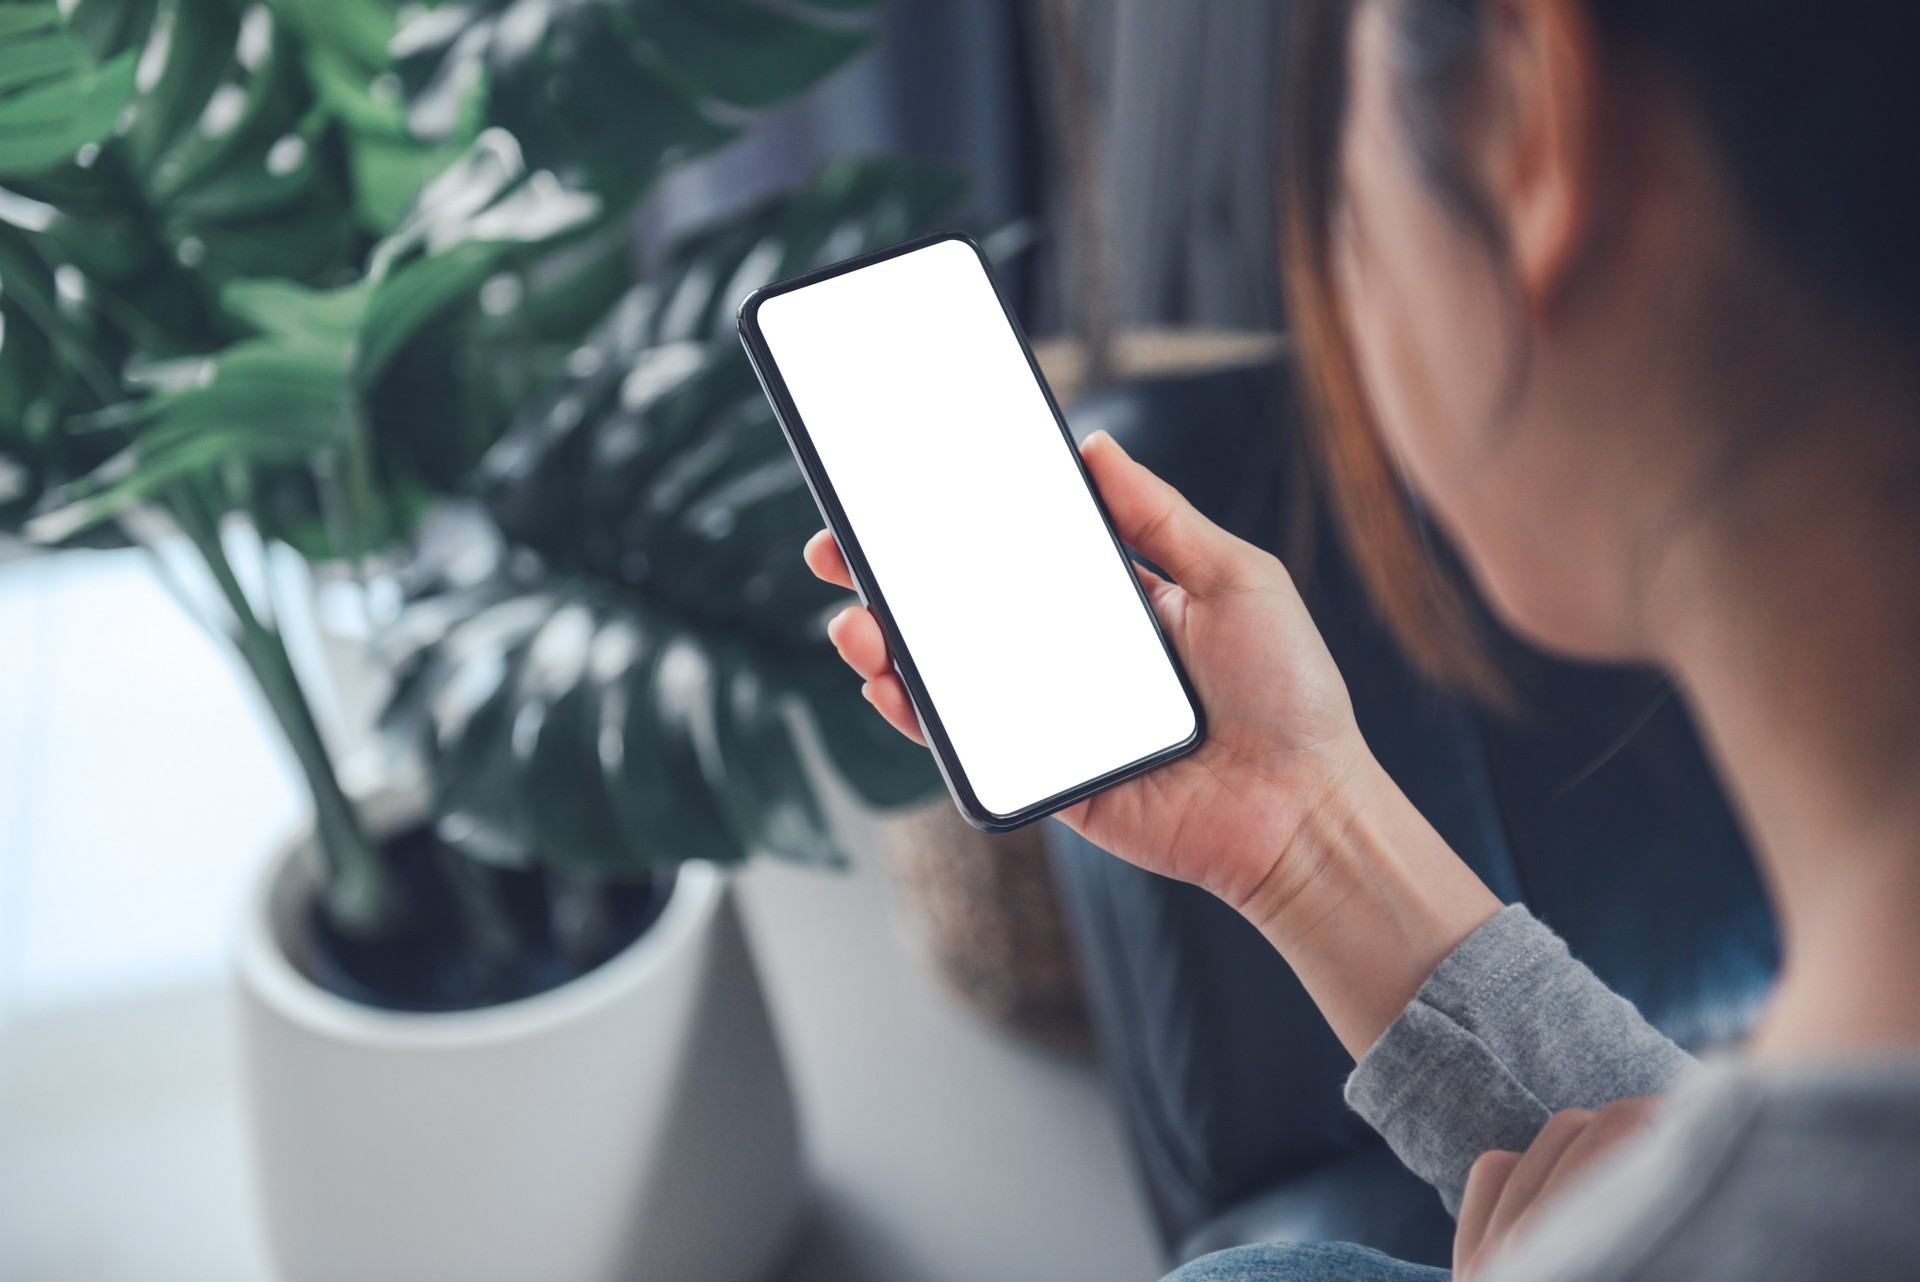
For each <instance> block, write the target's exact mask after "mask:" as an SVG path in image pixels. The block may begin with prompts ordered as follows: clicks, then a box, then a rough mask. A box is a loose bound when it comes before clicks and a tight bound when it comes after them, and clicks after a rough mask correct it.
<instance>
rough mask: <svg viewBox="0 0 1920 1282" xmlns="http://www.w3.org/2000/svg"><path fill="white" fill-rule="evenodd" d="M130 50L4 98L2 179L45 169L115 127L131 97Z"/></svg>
mask: <svg viewBox="0 0 1920 1282" xmlns="http://www.w3.org/2000/svg"><path fill="white" fill-rule="evenodd" d="M135 61H136V59H135V55H134V53H133V51H132V50H128V51H127V52H126V53H123V54H121V55H119V56H118V57H116V58H114V59H113V60H112V61H110V62H107V63H105V64H104V65H102V66H99V67H88V68H86V69H85V70H82V71H79V72H76V73H74V74H71V75H64V76H61V77H59V78H57V79H53V80H48V81H44V82H41V83H39V84H35V85H32V86H31V87H29V88H26V89H22V90H20V91H18V92H15V93H12V94H8V95H6V96H5V97H3V98H0V178H13V177H17V176H25V175H32V174H38V173H43V172H45V171H46V170H48V169H51V168H53V167H54V166H55V165H58V164H60V163H61V162H63V161H65V160H67V159H68V158H69V157H70V156H72V155H73V153H74V152H76V151H78V150H79V149H80V148H81V147H83V146H85V145H86V144H88V143H90V142H98V141H99V140H100V139H102V138H105V137H106V136H107V134H108V133H109V132H111V131H112V129H113V126H114V122H115V121H116V120H118V119H119V116H120V112H121V110H122V109H123V108H124V107H125V106H126V105H127V101H128V100H129V99H130V98H132V97H133V73H134V64H135Z"/></svg>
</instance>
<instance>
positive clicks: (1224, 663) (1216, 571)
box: [806, 433, 1499, 1056]
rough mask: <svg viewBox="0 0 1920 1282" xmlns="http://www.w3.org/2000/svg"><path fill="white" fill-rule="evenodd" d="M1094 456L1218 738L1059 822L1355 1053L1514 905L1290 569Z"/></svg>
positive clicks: (1107, 458)
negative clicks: (1396, 775) (1396, 755)
mask: <svg viewBox="0 0 1920 1282" xmlns="http://www.w3.org/2000/svg"><path fill="white" fill-rule="evenodd" d="M1081 456H1082V457H1083V458H1084V459H1085V460H1086V464H1087V469H1088V471H1089V472H1090V473H1092V476H1093V480H1094V483H1095V484H1096V485H1097V486H1098V487H1099V490H1100V497H1101V498H1102V499H1103V500H1104V501H1105V503H1106V506H1107V510H1108V511H1109V512H1110V513H1111V514H1112V516H1113V521H1114V525H1115V527H1116V528H1117V529H1118V530H1119V533H1120V537H1121V539H1122V540H1123V541H1124V542H1125V543H1127V544H1128V545H1129V546H1131V547H1133V548H1134V549H1136V550H1137V551H1138V552H1139V553H1140V554H1141V555H1142V556H1144V557H1145V558H1147V559H1148V560H1150V561H1152V562H1153V563H1154V564H1156V565H1158V566H1160V567H1162V568H1163V569H1164V570H1166V572H1167V573H1168V574H1169V575H1170V576H1171V580H1169V579H1163V578H1161V577H1159V576H1158V575H1155V574H1151V573H1148V572H1146V571H1145V570H1142V571H1141V580H1142V582H1143V583H1144V584H1145V585H1146V590H1147V596H1148V598H1149V600H1150V601H1151V602H1152V604H1153V608H1154V611H1155V613H1156V614H1157V615H1158V616H1159V618H1160V623H1161V626H1162V627H1163V628H1165V629H1166V632H1167V636H1168V638H1169V640H1171V641H1172V643H1173V646H1174V649H1175V650H1176V651H1178V653H1179V655H1180V658H1181V661H1182V662H1183V663H1184V664H1185V665H1186V669H1187V672H1188V675H1189V676H1190V677H1191V678H1192V680H1193V684H1194V686H1195V688H1196V689H1197V690H1198V692H1199V695H1200V702H1201V705H1202V706H1203V707H1204V708H1205V709H1206V713H1207V738H1206V741H1205V742H1204V743H1202V744H1201V745H1200V746H1199V747H1198V748H1197V749H1195V750H1194V751H1193V752H1191V753H1189V754H1188V755H1187V756H1185V757H1182V758H1181V759H1180V760H1178V761H1175V762H1172V763H1170V764H1168V765H1165V766H1162V767H1160V768H1159V769H1157V770H1153V771H1151V772H1149V773H1147V774H1145V775H1142V776H1140V777H1139V778H1137V779H1133V780H1130V781H1128V782H1127V783H1124V784H1121V785H1119V786H1118V787H1115V788H1111V789H1108V790H1107V791H1106V792H1103V793H1100V794H1099V795H1098V796H1096V797H1093V798H1091V799H1089V800H1087V801H1083V802H1081V803H1079V804H1078V805H1075V806H1073V807H1071V808H1069V809H1067V810H1065V811H1062V812H1061V815H1060V817H1061V818H1062V819H1063V820H1064V821H1065V822H1066V823H1067V824H1069V825H1070V826H1071V827H1073V828H1074V829H1075V830H1076V831H1078V832H1079V833H1080V834H1081V835H1083V836H1085V837H1086V838H1087V839H1088V840H1089V841H1092V842H1093V843H1094V844H1095V845H1098V846H1101V847H1103V848H1105V849H1107V850H1109V851H1111V852H1113V853H1114V854H1116V855H1119V856H1120V857H1121V858H1123V859H1127V860H1130V861H1132V862H1133V863H1136V864H1138V865H1140V866H1141V867H1143V868H1147V869H1149V870H1151V871H1153V872H1157V873H1162V874H1164V875H1166V876H1169V877H1175V878H1178V879H1179V880H1181V881H1187V882H1192V883H1194V884H1196V885H1199V886H1203V887H1205V888H1206V889H1208V890H1210V891H1212V892H1213V893H1214V894H1216V895H1218V896H1219V897H1220V898H1222V899H1224V900H1226V902H1227V903H1229V904H1231V905H1233V906H1234V907H1235V908H1237V909H1239V910H1240V911H1241V912H1242V913H1243V914H1245V915H1246V916H1247V917H1248V918H1249V919H1250V920H1251V921H1253V922H1254V924H1256V925H1257V926H1259V927H1260V928H1261V929H1262V931H1263V932H1265V933H1266V935H1267V937H1268V939H1270V940H1272V941H1273V943H1274V945H1275V947H1277V948H1279V949H1280V951H1281V952H1282V953H1283V954H1285V955H1286V956H1287V959H1288V961H1289V962H1290V963H1292V965H1293V967H1294V970H1295V971H1296V973H1298V974H1299V975H1300V977H1301V979H1302V980H1303V981H1304V982H1305V983H1306V985H1307V987H1308V990H1309V991H1310V992H1312V994H1313V996H1314V998H1315V1000H1316V1001H1318V1002H1319V1004H1320V1007H1321V1010H1322V1011H1323V1012H1325V1013H1326V1015H1327V1018H1328V1020H1329V1022H1331V1023H1332V1024H1333V1027H1334V1030H1335V1032H1337V1033H1338V1034H1339V1035H1340V1037H1341V1039H1342V1040H1343V1041H1344V1042H1345V1043H1346V1045H1347V1047H1348V1048H1349V1049H1350V1050H1352V1051H1353V1053H1354V1054H1355V1055H1356V1056H1358V1055H1359V1054H1361V1053H1362V1052H1364V1051H1365V1049H1366V1048H1367V1047H1368V1046H1371V1045H1372V1044H1373V1040H1374V1038H1375V1037H1377V1036H1378V1035H1379V1033H1380V1032H1381V1031H1382V1030H1383V1029H1384V1028H1385V1027H1386V1025H1387V1024H1388V1023H1389V1022H1391V1020H1392V1019H1393V1017H1394V1016H1395V1015H1397V1014H1398V1013H1399V1012H1400V1010H1401V1009H1402V1008H1403V1007H1404V1006H1405V1005H1406V1003H1407V1002H1408V1001H1409V1000H1410V999H1411V998H1412V997H1413V995H1414V993H1415V992H1416V991H1417V990H1418V988H1419V986H1420V983H1421V982H1422V981H1423V980H1424V979H1425V978H1426V976H1427V975H1428V974H1430V973H1431V972H1432V970H1433V968H1434V966H1436V965H1438V964H1439V962H1440V961H1441V959H1442V958H1444V957H1445V956H1446V955H1447V953H1448V952H1450V951H1451V950H1452V949H1453V947H1454V946H1455V945H1456V944H1458V943H1459V942H1460V940H1462V939H1464V938H1465V937H1466V936H1467V935H1468V934H1470V933H1471V932H1472V930H1473V929H1474V928H1475V927H1477V926H1478V925H1479V924H1480V923H1481V922H1484V921H1485V920H1486V919H1487V918H1488V917H1490V916H1492V915H1493V914H1494V913H1495V912H1497V911H1498V910H1499V902H1498V901H1497V900H1496V899H1494V897H1493V896H1492V895H1491V894H1490V893H1489V892H1488V891H1487V890H1486V888H1485V887H1484V886H1482V885H1481V884H1480V882H1479V880H1478V879H1477V878H1475V877H1474V875H1473V874H1472V872H1471V871H1470V870H1468V869H1467V868H1466V866H1465V865H1464V864H1461V863H1460V861H1459V860H1458V858H1456V857H1455V856H1454V855H1453V853H1452V851H1450V850H1448V849H1447V847H1446V845H1445V843H1444V842H1442V841H1441V840H1440V838H1439V837H1438V835H1437V834H1435V833H1434V832H1433V830H1432V828H1431V827H1429V826H1428V825H1427V824H1426V822H1425V820H1424V819H1422V818H1421V817H1420V816H1419V815H1418V813H1417V812H1415V811H1414V810H1413V807H1412V806H1411V804H1410V803H1408V802H1407V800H1406V798H1405V796H1404V795H1402V794H1401V792H1400V790H1399V789H1398V788H1397V787H1396V786H1395V785H1394V784H1393V782H1392V781H1391V780H1390V779H1388V778H1387V776H1386V774H1385V772H1384V771H1382V770H1381V769H1380V767H1379V765H1378V764H1377V763H1376V762H1375V761H1374V759H1373V756H1372V754H1371V753H1370V752H1369V751H1368V750H1367V747H1366V744H1365V742H1364V741H1363V740H1362V739H1361V736H1360V732H1359V730H1358V728H1357V727H1356V725H1355V723H1354V719H1353V708H1352V705H1351V703H1350V702H1349V701H1348V698H1347V690H1346V684H1345V682H1343V681H1342V680H1341V677H1340V673H1339V671H1338V670H1337V669H1336V668H1335V667H1334V663H1333V658H1332V656H1331V655H1330V654H1328V652H1327V648H1326V645H1325V643H1324V642H1322V641H1321V639H1320V634H1319V631H1318V630H1317V629H1316V628H1315V627H1314V625H1313V620H1312V618H1311V617H1309V615H1308V614H1307V610H1306V607H1305V605H1304V604H1303V603H1302V602H1301V600H1300V596H1299V593H1298V592H1296V591H1295V590H1294V586H1293V581H1292V579H1291V578H1290V577H1289V576H1288V574H1287V571H1286V569H1285V567H1283V566H1282V565H1281V564H1280V562H1279V561H1278V560H1276V559H1275V558H1274V557H1272V556H1269V555H1268V554H1267V553H1265V552H1263V551H1261V550H1260V549H1259V548H1256V547H1254V546H1253V545H1252V544H1249V543H1246V542H1243V541H1242V540H1240V539H1237V538H1234V537H1233V536H1232V535H1230V534H1228V533H1227V532H1226V531H1225V530H1222V529H1220V528H1219V527H1218V526H1216V525H1214V524H1213V523H1212V522H1211V521H1209V520H1207V519H1206V518H1205V517H1204V516H1202V515H1200V513H1199V512H1197V511H1195V510H1194V508H1193V507H1192V505H1191V504H1189V503H1188V502H1187V501H1186V500H1185V499H1184V498H1182V497H1181V496H1180V495H1179V494H1178V493H1177V492H1176V491H1175V490H1174V489H1173V487H1172V486H1170V485H1168V484H1167V483H1166V482H1164V481H1162V480H1161V479H1160V478H1158V477H1157V476H1155V475H1153V474H1152V473H1151V472H1149V471H1147V469H1145V468H1144V467H1141V466H1140V465H1139V464H1138V463H1135V462H1134V461H1133V460H1132V459H1131V458H1129V457H1127V455H1126V453H1125V452H1124V451H1123V450H1122V449H1121V448H1120V446H1119V445H1118V443H1116V442H1115V441H1114V440H1113V439H1112V438H1111V437H1109V436H1107V435H1106V434H1105V433H1096V434H1094V435H1093V436H1092V437H1090V438H1089V439H1088V440H1087V442H1086V444H1085V445H1084V446H1083V447H1082V449H1081ZM806 558H807V564H808V565H809V566H810V567H811V568H812V569H813V572H814V573H815V574H817V575H819V576H820V577H821V578H823V579H826V580H827V581H829V582H832V583H837V584H839V585H841V586H842V587H848V588H851V587H852V586H853V580H852V576H851V574H850V573H849V571H848V569H847V564H846V561H845V559H844V558H843V557H842V556H841V554H840V549H839V546H838V545H837V544H836V543H835V542H834V539H833V536H832V535H831V534H830V533H828V532H827V531H824V530H823V531H821V532H820V533H819V534H817V535H815V536H814V538H813V539H812V541H811V542H809V543H808V544H807V548H806ZM1009 626H1011V627H1017V626H1018V621H1017V620H1014V621H1010V623H1009ZM828 635H829V636H830V637H831V638H832V640H833V643H834V645H835V646H836V647H838V649H839V651H840V654H841V656H842V657H843V658H844V659H845V660H846V661H847V663H848V664H849V665H850V666H851V667H852V668H853V669H854V670H855V671H856V672H858V673H859V674H860V676H861V677H863V678H864V679H865V681H866V686H865V693H866V697H867V698H868V700H869V701H871V702H872V703H873V705H874V706H875V707H876V708H877V709H879V711H880V713H881V715H882V716H884V717H885V718H886V719H887V720H888V721H889V722H891V723H892V724H893V726H894V727H895V728H896V729H898V730H899V731H900V732H901V733H902V734H905V735H907V736H909V737H910V738H913V739H914V740H916V741H919V742H924V740H922V739H921V736H920V729H919V725H918V723H917V722H916V721H915V719H914V714H913V706H912V703H911V701H910V700H909V698H908V696H907V691H906V687H905V686H903V685H902V684H901V682H900V678H899V677H898V676H897V675H895V673H894V671H893V668H892V665H891V663H890V662H889V661H888V657H887V649H886V643H885V641H884V639H883V638H882V635H881V632H880V626H879V624H878V623H877V622H876V621H875V620H874V618H873V616H872V615H871V614H870V613H868V612H867V611H866V610H864V609H862V608H860V607H859V606H852V607H850V608H848V609H847V610H845V611H843V612H842V613H841V614H840V615H838V616H837V617H836V618H835V619H834V620H833V621H832V623H830V624H829V625H828ZM1116 697H1125V692H1124V691H1117V692H1116Z"/></svg>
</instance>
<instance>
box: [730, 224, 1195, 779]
mask: <svg viewBox="0 0 1920 1282" xmlns="http://www.w3.org/2000/svg"><path fill="white" fill-rule="evenodd" d="M759 324H760V331H761V334H762V336H763V338H764V339H765V342H766V346H767V348H768V350H769V351H770V352H771V354H772V356H773V361H774V364H775V365H776V366H777V367H778V369H779V372H780V376H781V378H782V379H783V380H784V381H785V382H786V385H787V390H788V392H789V393H790V395H791V396H792V399H793V403H794V407H795V408H796V409H797V410H798V411H799V415H800V419H801V422H802V423H803V424H804V427H805V432H806V435H807V436H808V437H809V438H811V440H812V442H813V446H814V448H815V450H816V451H817V452H818V454H819V456H820V462H821V464H822V466H823V468H824V470H825V472H826V475H827V479H828V480H829V482H830V483H831V484H832V487H833V490H834V492H835V494H837V495H838V496H839V499H840V503H841V505H842V507H843V508H845V510H846V516H847V520H848V523H849V525H850V526H851V527H852V533H853V537H854V539H855V540H857V542H858V544H859V547H860V548H861V550H862V551H863V552H864V553H865V554H866V557H867V561H868V564H869V565H870V567H871V569H872V572H873V579H874V585H875V587H876V588H877V589H878V590H879V593H880V595H881V597H882V598H883V599H884V600H885V602H886V604H887V607H888V608H889V609H890V610H891V611H892V612H893V617H894V622H895V624H896V626H897V627H898V629H899V632H900V636H901V639H902V640H903V641H904V642H905V643H906V648H907V652H908V654H909V655H910V656H911V657H912V659H913V662H914V664H915V665H916V666H917V667H918V668H919V670H920V676H921V679H922V680H923V681H924V683H925V685H926V689H927V693H928V695H929V696H930V698H931V700H932V703H933V707H934V711H935V713H936V715H937V716H938V717H939V719H940V721H941V722H942V723H943V724H944V726H945V728H946V731H947V735H948V737H949V738H950V739H951V740H952V744H953V755H954V757H955V758H957V760H958V764H959V766H960V768H961V770H962V771H964V773H965V775H966V778H967V781H968V783H970V784H971V785H972V788H973V791H974V795H975V797H976V798H977V799H978V801H979V803H980V805H981V806H982V807H984V808H985V809H986V810H987V811H988V812H989V813H990V814H992V815H996V816H1007V815H1013V814H1016V813H1018V812H1020V811H1022V810H1025V809H1027V808H1029V807H1032V806H1034V805H1036V804H1038V803H1040V802H1042V801H1046V800H1048V799H1050V798H1053V797H1057V796H1059V795H1060V794H1061V793H1063V792H1066V791H1068V790H1069V789H1072V788H1075V787H1077V786H1079V785H1081V784H1084V783H1087V782H1089V781H1091V780H1093V779H1096V778H1098V777H1100V776H1102V775H1105V774H1107V773H1109V772H1111V771H1114V770H1118V769H1120V768H1121V767H1124V766H1128V765H1132V764H1133V763H1135V762H1138V761H1141V760H1144V759H1145V758H1147V757H1150V756H1152V755H1154V754H1156V753H1159V752H1162V751H1164V750H1166V749H1169V748H1171V747H1173V746H1174V745H1176V744H1179V743H1182V742H1184V741H1185V740H1186V739H1188V738H1189V737H1190V736H1191V735H1192V734H1193V732H1194V727H1195V720H1194V713H1193V708H1192V706H1191V705H1190V704H1189V703H1188V701H1187V697H1186V692H1185V690H1184V689H1183V687H1182V686H1181V683H1180V679H1179V676H1178V675H1177V673H1176V672H1175V670H1174V668H1173V665H1172V664H1171V663H1170V662H1169V661H1168V659H1167V655H1166V651H1165V650H1164V648H1163V647H1162V645H1161V642H1160V638H1159V635H1158V634H1157V633H1156V632H1155V630H1154V627H1153V624H1152V622H1151V620H1150V618H1149V616H1148V614H1147V609H1146V606H1145V605H1144V604H1143V603H1142V602H1141V599H1140V595H1139V593H1138V592H1137V590H1136V589H1135V586H1134V579H1133V570H1132V568H1131V567H1130V566H1129V565H1128V564H1127V562H1126V561H1125V559H1124V558H1123V557H1122V556H1121V555H1120V553H1119V552H1118V551H1117V550H1116V549H1115V547H1114V544H1113V539H1112V537H1111V536H1110V535H1109V534H1108V532H1107V527H1106V524H1105V522H1104V521H1103V520H1102V519H1101V516H1100V511H1099V508H1098V507H1097V506H1096V505H1095V502H1094V499H1093V495H1092V493H1091V492H1090V491H1089V489H1088V487H1087V483H1086V481H1085V480H1084V479H1083V478H1082V476H1081V473H1080V470H1079V467H1078V466H1077V464H1076V462H1075V459H1074V456H1073V453H1072V448H1073V447H1072V446H1071V445H1070V444H1069V443H1068V442H1067V440H1066V439H1065V437H1064V436H1063V435H1062V433H1061V431H1060V428H1059V425H1058V423H1057V422H1056V421H1055V419H1054V417H1053V412H1052V410H1051V409H1050V408H1049V407H1048V404H1047V400H1046V397H1045V395H1044V393H1043V392H1042V391H1041V389H1040V386H1039V384H1038V382H1037V381H1036V380H1035V378H1034V374H1033V371H1032V369H1031V368H1030V367H1029V366H1028V364H1027V358H1026V355H1025V353H1024V352H1023V351H1022V349H1021V346H1020V341H1019V339H1018V337H1017V336H1016V335H1015V333H1014V331H1013V328H1012V326H1011V325H1010V324H1009V323H1008V321H1007V318H1006V315H1005V313H1004V312H1003V311H1002V309H1001V306H1000V301H999V298H998V297H997V296H996V295H995V293H994V289H993V284H992V282H991V281H990V280H989V278H988V276H987V274H986V269H985V267H984V265H983V264H982V263H981V261H980V259H979V256H978V255H977V253H976V252H975V251H974V249H973V248H972V247H971V246H970V245H968V244H967V243H966V242H964V241H958V240H947V241H937V242H935V243H934V244H932V245H930V246H928V247H926V248H924V249H918V250H914V251H912V252H910V253H906V254H902V255H899V256H897V257H894V258H889V259H886V260H884V261H882V262H879V263H875V264H873V265H871V266H868V267H863V268H860V269H858V270H856V271H852V272H848V273H845V274H843V275H840V276H835V277H832V278H831V279H828V280H823V281H820V282H818V283H817V284H813V285H808V286H805V287H803V288H801V289H798V290H794V291H792V292H790V293H785V294H776V295H774V296H772V297H769V298H767V299H766V300H765V301H764V302H762V303H761V305H760V309H759Z"/></svg>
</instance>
